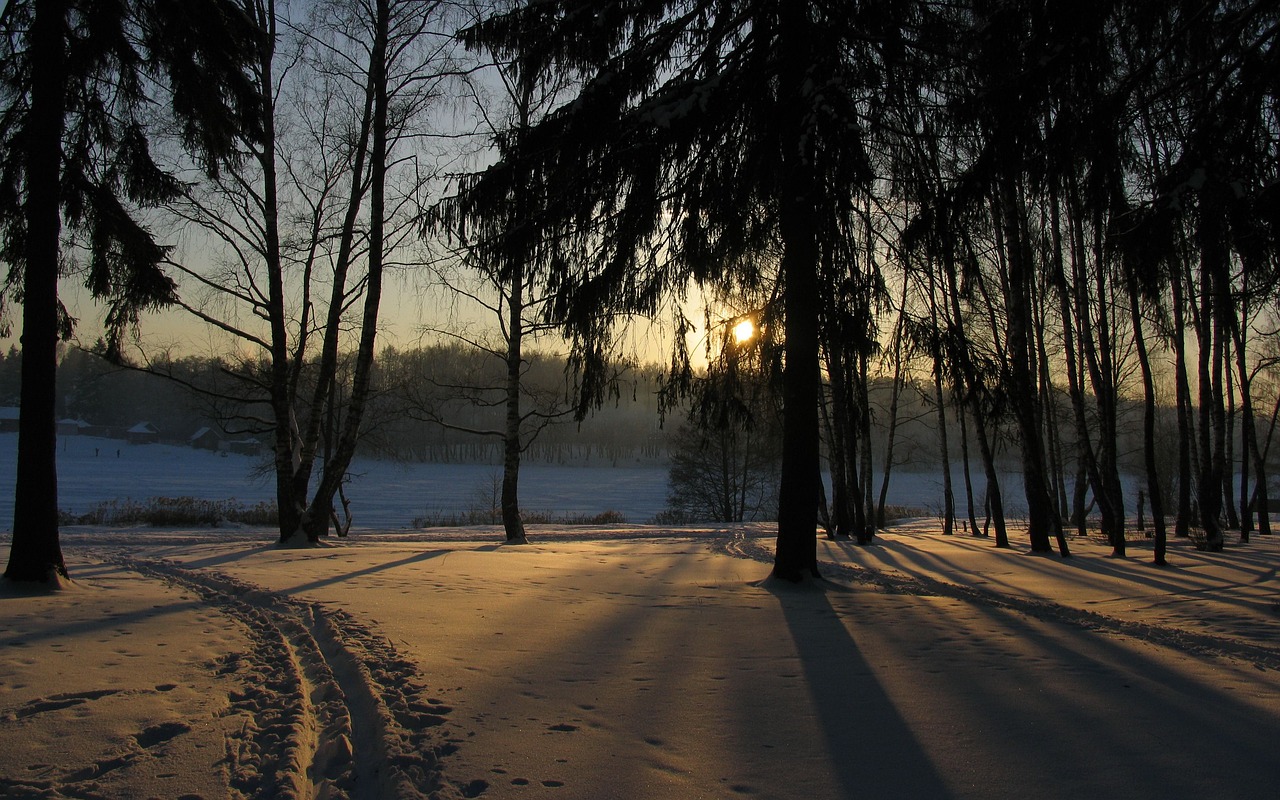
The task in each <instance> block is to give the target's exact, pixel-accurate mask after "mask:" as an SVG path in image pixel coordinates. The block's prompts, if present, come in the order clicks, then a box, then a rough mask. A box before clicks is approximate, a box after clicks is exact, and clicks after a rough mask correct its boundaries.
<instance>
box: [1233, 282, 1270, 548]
mask: <svg viewBox="0 0 1280 800" xmlns="http://www.w3.org/2000/svg"><path fill="white" fill-rule="evenodd" d="M1247 289H1248V287H1247V286H1246V292H1245V296H1246V297H1247V296H1248V292H1247ZM1248 319H1249V316H1248V314H1247V313H1244V312H1243V311H1242V313H1241V315H1240V322H1239V324H1233V325H1232V337H1233V339H1234V341H1235V354H1236V371H1237V372H1238V373H1239V378H1238V382H1239V385H1240V449H1241V451H1242V452H1241V454H1240V461H1241V465H1240V466H1241V477H1240V513H1241V514H1242V515H1244V520H1243V521H1242V522H1241V525H1240V541H1242V542H1247V541H1249V531H1250V530H1251V529H1252V528H1253V524H1254V522H1253V521H1254V519H1257V525H1258V533H1260V534H1262V535H1264V536H1266V535H1270V533H1271V520H1270V519H1269V518H1268V514H1267V502H1268V499H1267V461H1266V458H1265V457H1264V456H1263V454H1262V450H1261V449H1260V448H1259V446H1258V426H1257V420H1255V419H1254V413H1253V381H1252V380H1251V378H1250V375H1249V364H1248V358H1247V357H1246V353H1245V342H1246V339H1245V337H1246V336H1247V334H1246V333H1245V328H1246V326H1247V324H1248ZM1250 466H1252V467H1253V469H1252V473H1253V487H1254V488H1253V497H1252V499H1250V498H1249V497H1248V494H1247V493H1246V492H1247V487H1248V485H1249V475H1250V469H1249V467H1250Z"/></svg>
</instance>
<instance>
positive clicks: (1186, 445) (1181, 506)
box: [1170, 265, 1195, 539]
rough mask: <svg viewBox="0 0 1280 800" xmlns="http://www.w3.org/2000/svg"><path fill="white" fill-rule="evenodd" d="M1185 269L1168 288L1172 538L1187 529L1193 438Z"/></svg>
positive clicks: (1182, 535)
mask: <svg viewBox="0 0 1280 800" xmlns="http://www.w3.org/2000/svg"><path fill="white" fill-rule="evenodd" d="M1184 277H1185V270H1184V269H1183V268H1182V266H1181V265H1175V266H1174V268H1173V275H1172V280H1171V281H1170V288H1171V290H1172V295H1173V332H1172V334H1171V337H1170V338H1172V340H1173V353H1174V359H1173V370H1174V385H1175V392H1176V395H1177V404H1176V405H1177V409H1178V513H1177V516H1175V517H1174V522H1173V535H1174V536H1175V537H1178V538H1183V539H1185V538H1186V537H1187V536H1188V535H1190V534H1189V528H1190V526H1191V514H1192V511H1191V486H1192V481H1193V478H1192V472H1191V442H1192V438H1193V436H1194V435H1195V434H1194V430H1195V427H1194V425H1193V422H1192V403H1191V381H1190V378H1189V377H1188V375H1187V347H1186V342H1185V340H1184V338H1183V336H1184V332H1185V331H1186V298H1185V292H1184V291H1183V286H1184V283H1183V280H1184Z"/></svg>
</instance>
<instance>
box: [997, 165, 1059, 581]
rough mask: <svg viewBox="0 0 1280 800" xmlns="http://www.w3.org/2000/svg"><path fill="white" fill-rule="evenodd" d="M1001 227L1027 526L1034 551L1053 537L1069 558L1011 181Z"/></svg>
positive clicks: (1004, 187) (1003, 186)
mask: <svg viewBox="0 0 1280 800" xmlns="http://www.w3.org/2000/svg"><path fill="white" fill-rule="evenodd" d="M999 195H1000V196H999V203H998V207H999V212H998V213H999V217H1000V225H1001V227H1002V228H1003V229H1004V239H1005V254H1006V256H1007V265H1008V283H1009V292H1008V307H1007V309H1006V313H1007V314H1008V319H1007V321H1006V325H1007V333H1006V339H1007V341H1008V351H1009V352H1008V358H1009V395H1010V397H1009V400H1010V403H1011V405H1012V406H1013V411H1014V419H1015V420H1016V422H1017V425H1018V434H1019V437H1020V438H1021V442H1020V444H1021V451H1022V480H1023V488H1024V490H1025V493H1026V500H1027V526H1028V531H1027V532H1028V534H1029V537H1030V540H1031V550H1032V552H1036V553H1046V552H1050V551H1051V550H1052V545H1051V544H1050V536H1051V535H1053V534H1054V533H1055V532H1056V533H1057V535H1058V543H1059V548H1060V550H1061V552H1062V555H1063V556H1064V557H1065V556H1067V555H1070V553H1069V551H1068V550H1067V547H1066V540H1065V539H1064V538H1063V537H1062V535H1061V526H1060V525H1059V524H1057V521H1056V520H1057V513H1056V509H1055V508H1054V507H1053V502H1052V501H1051V499H1050V497H1049V491H1048V485H1047V483H1046V481H1047V478H1048V475H1047V470H1046V468H1045V467H1046V464H1045V454H1044V441H1043V437H1042V431H1041V427H1040V417H1039V414H1038V409H1039V401H1038V394H1039V393H1038V392H1037V391H1036V383H1035V378H1034V376H1035V375H1036V372H1037V371H1036V369H1035V367H1034V361H1035V354H1034V350H1033V349H1032V346H1031V331H1030V327H1031V308H1030V303H1031V280H1032V270H1031V264H1030V263H1028V262H1029V253H1028V252H1027V249H1026V245H1025V239H1024V235H1023V234H1024V231H1023V224H1022V220H1021V214H1020V213H1019V205H1018V191H1017V187H1016V186H1015V181H1014V179H1013V177H1012V176H1010V175H1004V176H1002V177H1001V179H1000V192H999Z"/></svg>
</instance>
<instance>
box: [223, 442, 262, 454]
mask: <svg viewBox="0 0 1280 800" xmlns="http://www.w3.org/2000/svg"><path fill="white" fill-rule="evenodd" d="M218 449H220V450H223V451H224V452H227V453H237V454H239V455H242V456H256V455H257V454H258V453H259V451H261V450H262V442H259V441H258V440H257V439H238V440H236V441H234V442H229V441H223V442H221V443H220V444H219V445H218Z"/></svg>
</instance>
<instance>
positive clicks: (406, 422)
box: [0, 345, 1280, 483]
mask: <svg viewBox="0 0 1280 800" xmlns="http://www.w3.org/2000/svg"><path fill="white" fill-rule="evenodd" d="M377 363H378V369H377V370H376V373H375V375H376V378H375V385H376V391H375V392H374V401H373V406H374V410H373V412H372V413H371V414H370V415H369V418H368V421H367V430H366V431H365V434H364V436H363V438H362V444H361V453H362V454H363V455H365V456H366V457H374V458H384V459H391V460H402V461H411V462H439V463H494V464H496V463H501V456H502V453H501V443H500V441H499V440H498V439H497V438H496V437H494V436H485V435H482V434H480V433H477V432H479V431H498V430H500V429H501V422H502V413H503V410H502V408H501V406H500V405H499V404H495V403H492V402H486V399H485V398H486V390H487V391H488V392H489V393H490V394H492V392H494V391H496V389H495V387H499V386H501V378H502V374H501V370H502V365H501V364H500V363H499V362H497V361H496V359H493V358H492V357H490V356H486V355H485V354H482V353H478V352H476V351H469V350H468V349H467V348H464V347H461V346H457V345H440V346H431V347H423V348H414V349H406V350H397V349H394V348H386V349H384V350H383V351H382V352H381V353H380V354H379V357H378V362H377ZM20 365H21V353H20V352H19V351H18V350H17V349H16V348H11V349H10V350H9V352H8V353H7V354H3V353H0V405H8V406H16V405H17V397H18V386H19V384H20V377H19V372H20ZM242 367H243V365H237V367H236V368H237V369H240V368H242ZM229 368H230V365H229V364H228V363H227V362H226V361H225V360H224V359H218V358H209V357H203V356H188V357H183V358H177V359H172V360H169V361H164V362H161V363H157V364H153V365H151V369H152V370H153V371H147V370H144V369H141V368H140V367H137V366H132V367H129V366H119V365H115V364H111V363H109V362H107V361H105V360H103V359H102V358H100V357H98V356H97V355H95V354H93V353H91V352H88V351H85V350H82V349H79V348H74V347H69V348H66V349H65V350H64V352H63V354H62V358H61V361H60V364H59V370H58V418H59V419H75V420H83V421H85V422H87V423H89V424H90V425H91V426H93V427H94V429H102V428H106V427H110V428H115V429H120V430H127V429H128V428H130V427H133V426H134V425H136V424H138V423H140V422H148V423H151V424H152V425H153V426H154V427H155V428H156V429H157V430H158V431H159V438H160V440H161V441H166V442H170V443H186V442H188V441H189V440H190V438H191V436H192V435H193V434H194V433H195V432H197V431H199V430H200V429H202V428H206V427H207V428H211V429H213V430H216V431H217V432H218V433H219V434H220V435H222V436H225V437H227V438H244V437H247V436H256V437H258V438H260V439H261V440H262V441H263V442H264V444H265V443H269V441H270V440H269V438H267V437H269V435H270V429H269V427H268V426H266V425H265V424H262V423H261V422H260V420H259V418H260V417H261V416H262V415H263V412H264V409H263V408H262V403H261V401H260V400H255V399H254V398H251V397H247V396H241V397H234V396H232V395H230V394H227V393H226V389H227V383H228V382H227V381H226V379H225V372H226V371H227V370H228V369H229ZM155 371H159V372H163V373H165V374H167V375H168V376H169V377H162V376H161V375H157V374H154V372H155ZM526 382H527V383H528V384H529V389H528V392H529V396H530V401H529V402H530V403H535V402H537V403H541V404H542V407H543V408H544V409H546V410H548V411H549V412H550V411H561V412H563V411H565V410H566V409H567V408H569V407H571V405H572V401H573V399H574V398H573V392H574V384H573V378H572V374H571V373H570V371H569V370H568V369H567V365H566V363H565V361H564V360H563V359H561V358H558V357H556V356H552V355H548V354H542V353H534V354H532V355H531V356H530V357H529V359H528V365H527V368H526ZM662 387H663V373H662V369H661V368H660V367H659V366H657V365H654V364H647V365H628V366H627V367H626V368H624V369H619V370H618V375H617V379H616V382H615V386H614V391H613V393H612V394H611V396H610V398H609V399H608V400H607V401H606V402H605V403H604V404H603V405H601V406H600V407H599V408H596V409H594V410H592V411H591V412H590V413H589V414H588V416H587V417H586V418H585V419H583V420H582V421H581V422H580V423H579V422H577V421H575V420H574V419H573V416H572V415H571V414H563V415H562V416H560V417H559V419H558V420H556V422H555V424H552V425H549V426H547V427H545V428H544V429H543V430H542V431H541V432H540V433H539V435H538V436H537V437H536V439H535V440H534V441H533V442H532V444H530V445H529V447H528V449H527V451H526V453H525V460H526V461H528V462H531V463H538V462H541V463H554V464H601V465H609V466H624V465H627V464H634V463H645V464H660V463H666V462H667V461H668V460H669V458H670V454H671V452H672V450H673V449H674V446H675V439H676V437H677V436H678V433H677V431H678V430H679V428H680V427H681V423H683V422H684V421H685V413H684V411H683V410H682V409H678V408H677V409H676V410H673V411H668V413H667V414H666V415H665V418H664V416H663V414H662V413H661V410H660V404H659V396H660V392H661V389H662ZM892 389H893V384H892V381H890V380H888V379H874V380H872V381H871V383H870V388H869V392H868V406H869V409H870V412H871V413H870V416H871V419H872V425H871V445H872V464H873V467H874V472H875V473H877V474H879V473H881V472H882V471H883V468H884V466H885V458H886V452H887V449H888V448H887V444H888V437H889V432H890V428H891V427H892V428H893V435H894V445H893V451H892V454H893V456H892V457H893V464H892V468H893V469H902V470H907V471H923V470H933V469H938V468H940V467H941V466H942V458H941V451H940V449H939V446H938V414H937V407H936V395H935V394H934V393H933V392H932V390H931V387H929V386H928V384H927V383H925V382H921V381H918V380H915V379H913V378H907V379H906V380H905V383H904V386H903V391H901V392H900V393H899V399H898V404H897V409H896V412H892V413H891V409H890V401H891V398H892ZM1055 405H1058V406H1060V409H1061V412H1062V413H1063V414H1066V413H1068V412H1069V407H1070V406H1069V400H1068V398H1067V396H1066V394H1065V393H1061V394H1060V395H1059V396H1056V398H1055ZM893 414H896V421H895V420H893V419H892V416H893ZM1119 416H1120V419H1121V420H1122V424H1121V425H1120V426H1119V429H1118V446H1117V449H1118V452H1119V453H1120V455H1121V461H1122V465H1123V468H1124V469H1125V471H1127V472H1131V473H1134V474H1136V473H1140V472H1141V471H1142V463H1141V452H1142V408H1141V405H1140V403H1138V402H1136V401H1134V402H1127V403H1124V404H1122V407H1121V412H1120V415H1119ZM946 418H947V419H948V420H950V421H951V422H952V423H955V422H956V421H957V420H956V415H955V413H954V409H953V408H948V409H946ZM992 422H994V423H995V424H994V425H993V432H994V433H995V438H994V442H995V449H996V457H997V459H998V460H999V462H1000V463H1001V466H1002V468H1004V469H1011V470H1016V469H1017V468H1018V463H1019V462H1018V453H1017V447H1016V439H1015V438H1014V437H1015V435H1016V434H1015V432H1014V430H1013V426H1012V423H1011V422H1010V421H1008V420H1004V421H1001V420H998V419H997V420H992ZM1258 422H1259V424H1260V427H1262V428H1263V429H1264V430H1265V429H1266V427H1267V423H1268V422H1269V420H1266V419H1260V420H1258ZM891 423H892V425H891ZM951 427H952V428H953V431H952V433H953V436H954V435H955V428H956V427H957V426H955V425H954V424H953V425H952V426H951ZM1156 429H1157V434H1158V439H1159V441H1160V442H1161V447H1162V450H1163V458H1164V459H1165V463H1172V462H1173V461H1174V459H1175V458H1176V448H1177V418H1176V411H1175V410H1174V409H1173V408H1171V407H1162V408H1161V409H1160V413H1159V415H1158V422H1157V426H1156ZM1061 435H1062V436H1063V437H1064V440H1063V442H1062V447H1061V452H1063V453H1064V454H1066V455H1067V457H1068V460H1067V462H1066V463H1064V465H1063V466H1064V473H1065V474H1067V475H1073V474H1074V473H1076V472H1078V471H1079V469H1082V467H1079V465H1078V464H1076V462H1075V460H1074V459H1073V458H1070V454H1071V453H1073V452H1074V450H1075V442H1074V440H1073V439H1072V438H1071V430H1070V428H1069V427H1067V426H1064V428H1063V430H1062V431H1061ZM952 450H953V451H955V452H953V453H952V456H951V458H952V460H953V461H957V460H958V459H959V453H958V451H959V448H958V447H956V446H955V445H954V444H953V447H952ZM974 450H976V446H974ZM1271 455H1272V456H1273V459H1275V458H1280V448H1271ZM976 461H977V458H976V456H975V455H971V462H974V463H976ZM1174 477H1175V476H1173V475H1170V479H1171V480H1172V479H1173V478H1174ZM1072 483H1074V481H1073V482H1072Z"/></svg>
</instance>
